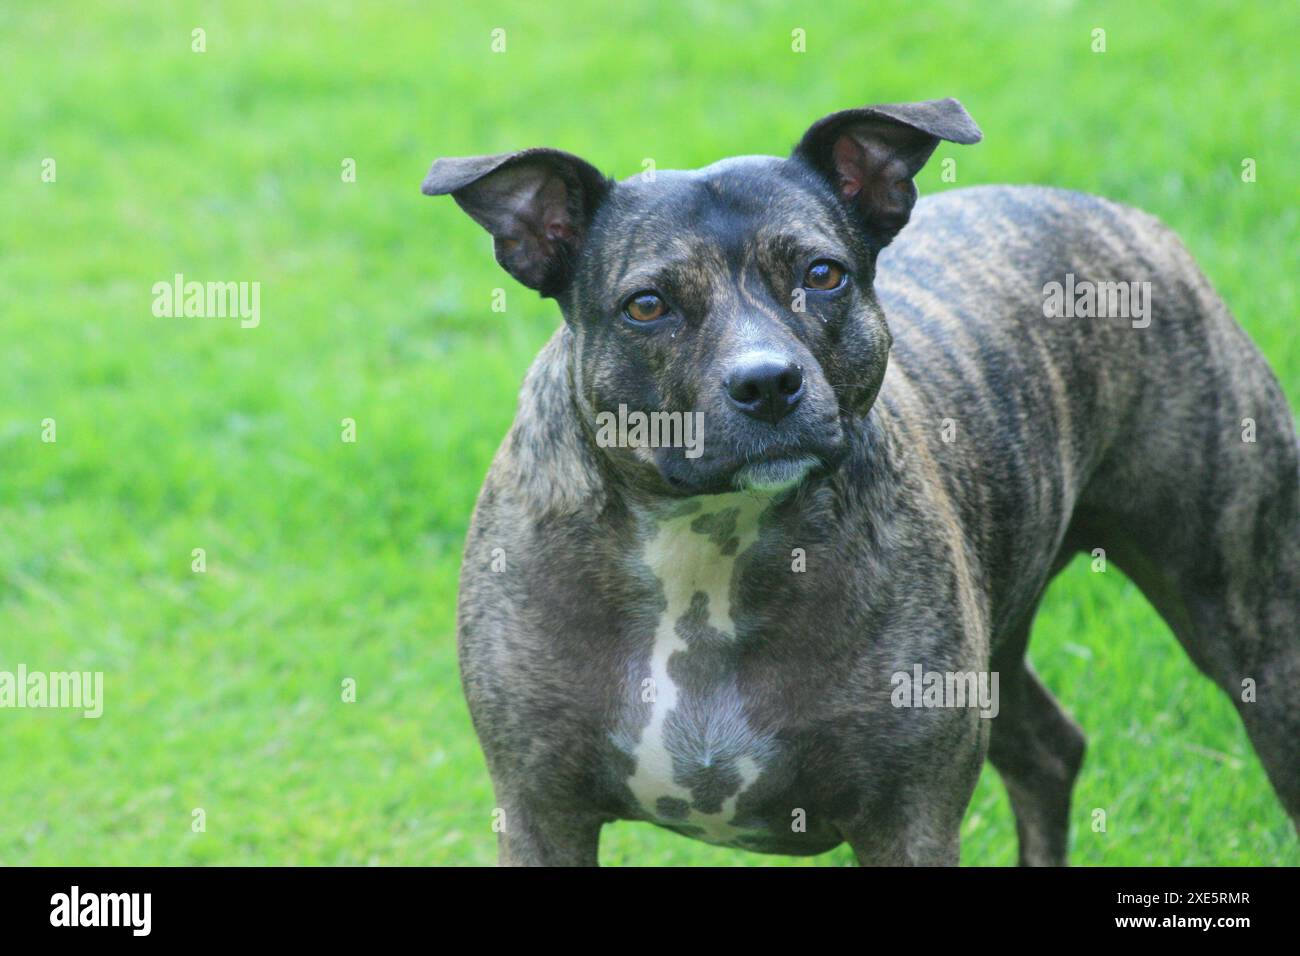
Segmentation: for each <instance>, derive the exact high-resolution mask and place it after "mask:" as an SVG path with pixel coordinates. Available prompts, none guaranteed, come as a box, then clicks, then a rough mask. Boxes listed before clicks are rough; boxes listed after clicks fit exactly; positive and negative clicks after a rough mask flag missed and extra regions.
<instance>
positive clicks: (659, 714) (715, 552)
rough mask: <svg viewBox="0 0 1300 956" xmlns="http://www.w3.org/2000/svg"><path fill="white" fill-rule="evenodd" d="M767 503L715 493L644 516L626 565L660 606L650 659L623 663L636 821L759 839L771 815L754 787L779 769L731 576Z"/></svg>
mask: <svg viewBox="0 0 1300 956" xmlns="http://www.w3.org/2000/svg"><path fill="white" fill-rule="evenodd" d="M766 507H767V501H766V500H765V499H761V498H756V497H753V496H745V495H721V496H713V497H709V498H704V499H697V500H694V501H692V502H689V503H687V504H686V505H683V506H681V507H680V508H678V509H677V510H675V511H673V512H670V513H667V514H659V515H656V516H653V517H651V518H647V519H645V520H643V522H642V531H643V534H642V537H641V546H640V548H639V549H638V553H637V554H636V555H635V556H634V558H633V563H634V564H635V565H636V566H637V569H638V573H639V574H640V575H641V577H642V578H643V579H644V580H645V581H646V583H647V585H648V588H649V591H650V592H651V593H653V594H655V595H657V598H658V600H657V601H655V602H654V609H655V611H656V612H657V613H652V614H648V615H646V627H647V629H648V630H650V629H651V628H652V631H651V636H650V640H649V648H648V654H645V655H644V656H639V657H638V658H637V659H636V660H634V661H631V662H629V668H628V670H629V676H630V677H631V680H630V681H629V684H630V686H629V687H628V690H629V691H631V694H632V703H631V704H630V706H629V707H628V708H627V710H626V712H625V713H624V715H623V719H624V720H625V721H626V727H625V730H626V732H625V733H623V734H621V735H619V736H620V737H621V738H622V745H623V747H624V749H626V750H627V751H628V752H629V753H630V755H631V756H632V757H633V759H634V760H635V770H634V772H633V773H632V774H631V776H630V777H628V779H627V781H626V783H627V786H628V788H629V790H630V791H631V793H632V797H633V799H634V800H635V802H636V804H637V810H638V811H639V813H640V814H641V815H643V816H645V817H646V818H647V819H650V820H653V821H654V822H657V823H660V824H663V825H665V826H670V827H673V828H675V829H678V830H681V831H682V832H684V833H688V834H690V835H693V836H697V837H699V838H700V839H704V840H708V841H710V842H715V843H727V844H745V843H752V842H754V841H756V840H761V839H763V837H764V833H765V831H766V830H767V829H768V826H769V821H770V814H769V812H768V811H769V810H770V808H769V807H766V806H762V805H761V804H762V803H763V801H761V800H758V799H757V797H756V789H755V787H756V784H758V783H759V781H760V780H765V782H770V774H771V773H772V772H773V771H775V770H777V768H778V767H779V765H780V763H781V754H780V747H779V745H778V744H777V742H776V739H775V734H774V732H773V730H772V728H771V726H770V721H766V720H761V719H756V714H757V707H756V705H757V704H758V703H759V702H757V701H755V700H752V699H749V698H748V696H747V692H746V691H745V690H744V689H743V688H744V682H743V681H742V680H741V679H740V678H741V674H740V661H741V657H742V652H743V650H744V648H743V647H742V646H741V643H740V642H741V641H742V640H743V637H744V635H743V634H740V633H738V631H739V628H738V625H737V619H738V618H739V617H740V616H741V613H740V612H741V608H739V607H737V606H736V602H737V601H738V600H739V598H738V594H739V590H740V589H739V580H738V575H739V574H740V573H741V571H742V569H743V568H744V567H745V565H746V558H747V552H749V551H750V549H751V548H752V547H753V546H754V545H755V543H756V542H757V541H758V539H759V535H760V519H761V518H762V515H763V513H764V510H765V508H766ZM765 774H766V775H769V776H768V778H766V779H765Z"/></svg>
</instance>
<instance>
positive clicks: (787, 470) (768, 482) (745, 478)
mask: <svg viewBox="0 0 1300 956" xmlns="http://www.w3.org/2000/svg"><path fill="white" fill-rule="evenodd" d="M820 464H821V461H820V460H819V459H817V458H814V457H813V456H812V455H802V456H799V457H797V458H776V459H772V460H771V461H755V462H751V463H749V464H748V465H745V466H744V467H742V468H740V469H739V470H737V471H736V473H735V474H734V475H732V476H731V484H732V485H733V486H734V487H735V489H736V490H737V491H753V492H757V493H758V494H762V495H779V494H781V493H782V492H785V491H789V490H790V489H792V488H797V487H799V486H800V485H801V484H803V483H804V479H806V478H807V477H808V476H809V475H810V474H811V473H812V472H813V470H814V469H816V468H817V466H818V465H820Z"/></svg>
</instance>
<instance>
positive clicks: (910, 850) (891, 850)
mask: <svg viewBox="0 0 1300 956" xmlns="http://www.w3.org/2000/svg"><path fill="white" fill-rule="evenodd" d="M960 827H961V821H960V820H957V821H951V822H946V823H940V822H939V821H916V825H913V826H902V827H891V826H885V827H882V826H880V824H879V823H878V822H877V823H872V822H870V821H862V822H861V823H860V824H854V825H850V826H848V827H844V828H842V829H844V831H845V834H844V835H845V839H846V840H847V841H848V843H849V846H851V847H853V853H854V855H856V856H857V858H858V865H859V866H956V865H957V861H958V856H959V852H958V850H959V836H960V833H959V831H960Z"/></svg>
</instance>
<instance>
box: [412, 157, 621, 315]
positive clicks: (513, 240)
mask: <svg viewBox="0 0 1300 956" xmlns="http://www.w3.org/2000/svg"><path fill="white" fill-rule="evenodd" d="M611 184H612V183H611V180H609V179H607V178H605V177H604V176H602V175H601V174H600V173H599V172H598V171H597V170H596V168H595V167H594V166H592V165H591V164H590V163H588V162H586V161H584V160H581V159H579V158H578V157H577V156H572V155H570V154H569V153H564V152H561V151H560V150H558V149H524V150H520V151H518V152H514V153H500V154H498V155H496V156H458V157H452V158H448V159H439V160H436V161H435V162H434V164H433V166H432V167H430V169H429V174H428V175H427V176H425V177H424V183H423V185H422V186H421V187H420V188H421V191H422V192H423V193H424V194H425V195H426V196H444V195H446V194H448V193H450V194H451V198H452V199H454V200H456V202H457V204H458V205H459V206H460V208H462V209H464V210H465V212H467V213H469V215H470V216H471V217H472V218H473V219H474V221H475V222H477V223H478V224H479V225H480V226H482V227H483V228H484V229H486V230H487V231H488V232H489V233H491V234H492V239H493V247H494V248H495V249H496V256H497V262H499V263H501V267H502V268H503V269H505V270H506V271H507V272H509V273H510V274H511V275H512V276H514V277H515V278H516V279H518V280H519V281H520V282H522V283H523V284H524V285H526V286H528V287H529V288H533V289H536V290H537V291H538V292H540V293H541V294H542V295H547V296H553V295H556V294H557V293H558V292H560V291H562V290H563V289H564V287H565V286H567V285H568V284H569V281H570V280H571V279H572V278H573V262H574V258H575V256H576V254H577V252H578V250H579V249H580V248H581V246H582V241H583V239H584V238H585V236H586V233H587V227H588V226H589V225H590V224H591V219H592V216H594V215H595V213H596V209H597V208H598V207H599V205H600V203H601V201H602V200H603V199H604V198H605V196H606V194H607V193H608V192H609V188H610V186H611Z"/></svg>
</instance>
